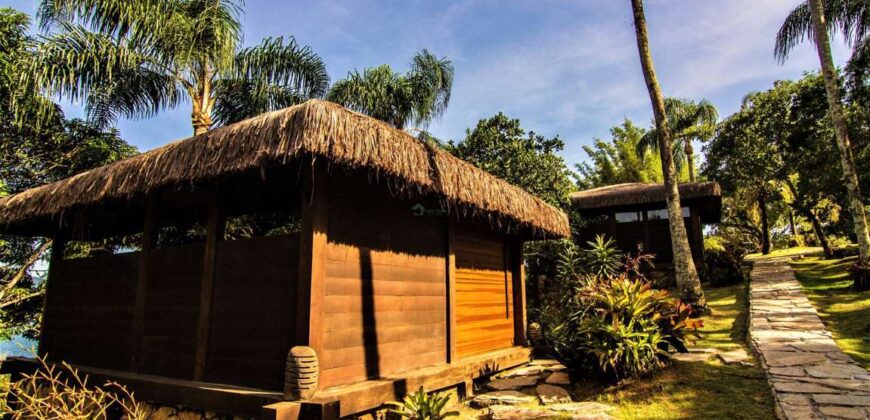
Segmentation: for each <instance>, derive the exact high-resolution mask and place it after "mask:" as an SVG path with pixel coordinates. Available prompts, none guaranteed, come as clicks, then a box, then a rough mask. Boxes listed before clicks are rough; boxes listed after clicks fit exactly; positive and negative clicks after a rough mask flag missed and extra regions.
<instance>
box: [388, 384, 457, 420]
mask: <svg viewBox="0 0 870 420" xmlns="http://www.w3.org/2000/svg"><path fill="white" fill-rule="evenodd" d="M448 402H450V396H449V395H447V394H445V393H433V394H428V393H426V391H424V390H423V387H420V389H418V390H417V392H414V393H413V394H409V395H407V396H405V399H404V400H402V402H390V403H387V405H392V406H394V407H396V408H395V409H393V410H390V411H389V412H390V413H392V414H395V415H398V416H399V417H400V418H403V419H410V420H441V419H445V418H447V417H455V416H458V415H459V412H458V411H445V409H446V407H447V403H448Z"/></svg>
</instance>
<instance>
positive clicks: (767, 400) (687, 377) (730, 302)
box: [590, 284, 775, 419]
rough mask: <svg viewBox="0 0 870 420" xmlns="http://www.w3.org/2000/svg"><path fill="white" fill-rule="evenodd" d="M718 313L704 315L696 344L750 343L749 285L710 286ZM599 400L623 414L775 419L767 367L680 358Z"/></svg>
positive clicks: (710, 297)
mask: <svg viewBox="0 0 870 420" xmlns="http://www.w3.org/2000/svg"><path fill="white" fill-rule="evenodd" d="M706 294H707V302H708V304H709V305H710V308H711V309H712V310H713V314H712V315H710V316H707V317H705V318H704V328H703V330H702V331H701V338H700V339H699V340H697V342H696V343H695V345H694V347H710V348H716V349H720V350H730V349H735V348H739V347H744V348H745V347H746V334H747V310H748V306H747V305H748V301H747V286H746V285H745V284H742V285H738V286H731V287H723V288H718V289H708V290H706ZM590 393H597V396H595V397H594V398H593V399H594V400H596V401H599V402H603V403H606V404H610V405H613V406H615V407H616V411H615V412H613V413H611V414H613V415H614V417H618V418H622V419H697V418H712V419H718V418H728V419H761V418H775V415H774V411H773V400H772V398H771V395H770V389H769V388H768V385H767V381H766V380H765V378H764V372H762V370H761V368H760V367H759V366H758V365H757V364H756V365H755V366H741V365H726V364H724V363H722V362H721V361H720V360H719V359H718V358H711V359H709V360H708V361H707V362H679V361H678V362H674V365H673V366H672V367H670V368H667V369H664V370H661V371H659V372H657V373H656V374H654V375H652V376H651V377H649V378H643V379H639V380H635V381H632V382H630V383H626V384H621V385H618V386H615V387H611V388H607V389H604V390H600V389H599V390H597V392H595V390H590Z"/></svg>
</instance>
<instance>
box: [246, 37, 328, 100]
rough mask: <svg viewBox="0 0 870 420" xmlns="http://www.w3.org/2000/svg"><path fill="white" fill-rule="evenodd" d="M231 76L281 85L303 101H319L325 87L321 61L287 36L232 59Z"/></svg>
mask: <svg viewBox="0 0 870 420" xmlns="http://www.w3.org/2000/svg"><path fill="white" fill-rule="evenodd" d="M234 73H235V77H237V78H242V79H245V80H249V81H252V82H254V83H262V84H271V85H278V86H283V87H285V88H287V89H289V90H291V91H293V92H296V93H298V94H300V95H303V96H305V97H307V98H322V97H323V95H325V94H326V90H327V87H328V86H329V74H328V73H327V72H326V65H325V64H324V63H323V60H322V59H321V58H320V56H318V55H317V54H315V53H314V51H312V50H311V48H310V47H308V46H301V45H299V44H297V43H296V39H294V38H293V37H290V38H289V39H287V41H286V42H285V41H284V38H283V37H277V38H266V39H264V40H263V42H262V43H260V45H257V46H255V47H250V48H245V49H242V50H241V51H239V53H238V54H236V56H235V64H234Z"/></svg>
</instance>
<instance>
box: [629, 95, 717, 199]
mask: <svg viewBox="0 0 870 420" xmlns="http://www.w3.org/2000/svg"><path fill="white" fill-rule="evenodd" d="M665 112H666V114H667V117H668V126H669V127H670V128H671V135H672V139H671V141H672V142H673V147H674V150H673V155H674V157H675V163H676V166H677V169H679V168H680V166H681V164H682V163H683V162H685V163H686V164H687V165H688V166H689V181H692V182H694V181H695V158H694V155H695V149H694V148H693V147H692V142H693V141H707V140H709V139H710V137H711V136H712V135H713V132H714V131H715V129H716V121H717V120H718V119H719V113H718V112H717V111H716V107H715V106H713V104H712V103H710V102H709V101H707V100H706V99H702V100H701V101H700V102H695V101H692V100H688V99H678V98H665ZM658 144H659V141H658V131H657V130H656V129H655V128H652V129H651V130H648V131H647V132H646V133H644V135H643V137H641V139H640V142H638V144H637V154H638V156H645V155H646V152H647V151H648V150H652V151H658Z"/></svg>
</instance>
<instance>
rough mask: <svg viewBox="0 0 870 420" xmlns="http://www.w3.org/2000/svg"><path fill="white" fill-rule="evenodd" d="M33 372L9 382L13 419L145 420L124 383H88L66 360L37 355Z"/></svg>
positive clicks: (143, 414) (86, 378)
mask: <svg viewBox="0 0 870 420" xmlns="http://www.w3.org/2000/svg"><path fill="white" fill-rule="evenodd" d="M37 360H38V361H39V364H40V367H39V369H37V371H36V372H35V373H33V374H25V375H23V377H22V379H20V380H18V381H16V382H13V383H11V384H10V386H9V394H10V398H9V400H10V401H12V403H11V408H12V413H11V418H12V419H15V420H17V419H82V420H84V419H95V420H105V419H115V418H122V417H123V418H126V419H129V420H144V419H145V418H146V415H145V413H144V410H142V409H141V408H140V406H139V404H138V403H137V402H136V400H135V399H134V398H133V394H132V393H130V392H129V391H127V389H126V388H124V386H122V385H120V384H117V383H114V382H108V383H106V384H104V385H103V386H101V387H95V386H90V385H89V384H88V377H87V376H85V377H81V376H80V375H79V372H78V370H76V369H74V368H73V367H71V366H70V365H68V364H67V363H66V362H64V363H62V364H61V367H60V368H59V367H57V366H56V365H53V364H52V365H49V364H47V363H46V362H45V359H44V358H41V357H38V358H37Z"/></svg>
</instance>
